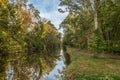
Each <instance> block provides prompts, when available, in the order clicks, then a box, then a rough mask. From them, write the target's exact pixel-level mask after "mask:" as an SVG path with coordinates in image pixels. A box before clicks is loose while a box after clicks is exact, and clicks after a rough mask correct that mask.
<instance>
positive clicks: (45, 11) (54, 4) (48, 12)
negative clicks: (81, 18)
mask: <svg viewBox="0 0 120 80" xmlns="http://www.w3.org/2000/svg"><path fill="white" fill-rule="evenodd" d="M29 3H32V4H33V5H34V6H35V8H36V9H37V10H39V11H40V16H41V17H44V18H46V19H48V20H50V21H51V22H52V23H53V24H54V25H55V27H56V28H57V29H58V28H59V24H60V23H61V22H62V21H63V20H64V19H65V17H66V16H67V15H68V13H63V14H62V13H59V12H58V8H59V6H58V5H59V0H29Z"/></svg>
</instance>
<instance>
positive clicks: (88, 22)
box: [59, 0, 120, 53]
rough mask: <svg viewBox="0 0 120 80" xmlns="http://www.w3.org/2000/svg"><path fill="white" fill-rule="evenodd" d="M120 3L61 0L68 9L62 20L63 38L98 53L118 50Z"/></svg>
mask: <svg viewBox="0 0 120 80" xmlns="http://www.w3.org/2000/svg"><path fill="white" fill-rule="evenodd" d="M119 3H120V1H118V0H61V3H60V6H67V7H66V11H69V15H68V16H67V17H66V19H65V20H64V21H63V22H62V23H61V27H63V28H64V31H65V36H64V41H65V42H66V43H67V44H68V45H71V46H73V47H79V48H82V49H90V50H93V51H95V52H97V53H98V52H101V51H109V52H117V53H119V52H120V46H119V45H118V44H119V41H120V39H119V37H118V35H120V33H119V31H118V30H119V28H118V26H119V23H120V20H119V19H118V18H119V16H120V14H118V12H119V8H120V6H119V5H120V4H119ZM59 10H60V9H59ZM61 11H62V10H61ZM115 36H117V37H116V38H115Z"/></svg>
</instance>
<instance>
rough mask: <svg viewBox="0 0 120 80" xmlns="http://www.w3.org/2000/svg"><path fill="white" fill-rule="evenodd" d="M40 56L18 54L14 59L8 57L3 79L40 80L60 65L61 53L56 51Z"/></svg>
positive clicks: (36, 54)
mask: <svg viewBox="0 0 120 80" xmlns="http://www.w3.org/2000/svg"><path fill="white" fill-rule="evenodd" d="M42 54H43V55H41V54H38V53H34V54H30V55H29V54H25V53H19V54H17V55H15V56H14V57H13V56H9V60H8V62H7V64H6V71H5V72H6V77H5V78H6V79H7V80H15V79H16V80H40V79H43V78H45V76H46V75H49V74H50V73H49V72H51V71H53V70H54V68H55V67H56V65H57V64H58V63H60V61H61V57H60V56H61V55H62V57H63V53H62V54H60V50H58V51H56V52H54V53H48V52H45V53H42ZM62 59H63V58H62ZM63 61H64V60H63ZM64 65H65V64H64ZM59 66H60V65H59ZM61 66H62V65H61ZM58 72H60V71H58ZM57 74H58V73H57Z"/></svg>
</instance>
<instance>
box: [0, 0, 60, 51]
mask: <svg viewBox="0 0 120 80" xmlns="http://www.w3.org/2000/svg"><path fill="white" fill-rule="evenodd" d="M26 2H27V0H17V1H16V0H15V1H12V0H11V1H10V2H9V1H8V0H1V1H0V17H1V18H0V53H16V52H29V53H32V52H41V53H42V51H44V50H49V49H50V50H54V49H57V48H59V45H60V37H61V36H60V33H59V32H58V31H57V29H56V28H55V27H54V25H53V24H52V23H51V22H50V21H44V20H42V19H41V17H40V16H39V11H38V10H36V9H35V7H34V6H33V5H32V4H29V5H26V4H27V3H26ZM26 7H27V8H26Z"/></svg>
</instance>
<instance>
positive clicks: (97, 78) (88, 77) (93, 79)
mask: <svg viewBox="0 0 120 80" xmlns="http://www.w3.org/2000/svg"><path fill="white" fill-rule="evenodd" d="M119 79H120V77H119V76H115V75H112V74H111V75H102V74H81V73H77V75H76V80H119Z"/></svg>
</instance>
